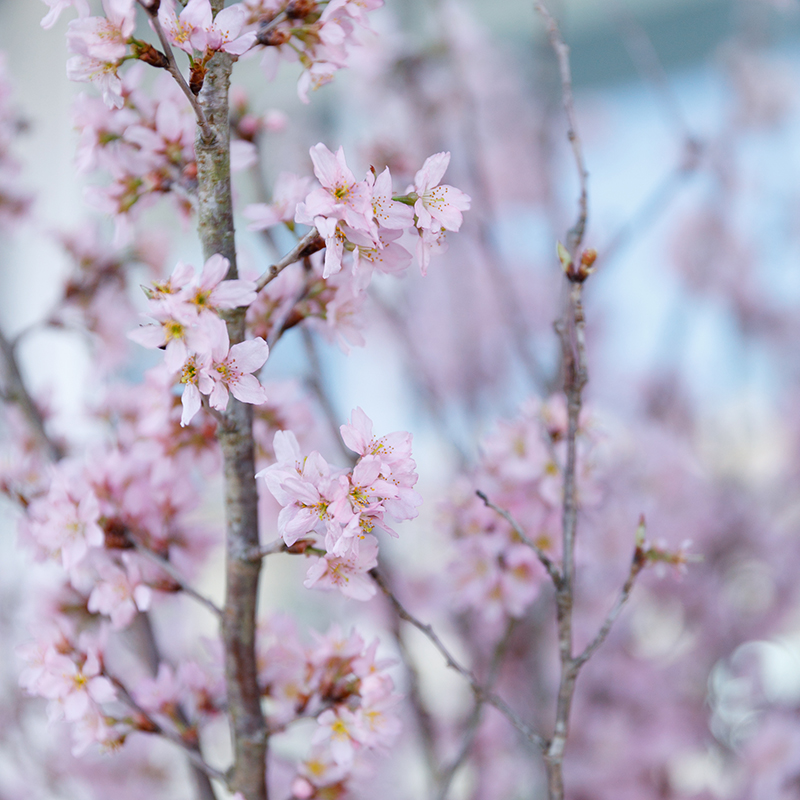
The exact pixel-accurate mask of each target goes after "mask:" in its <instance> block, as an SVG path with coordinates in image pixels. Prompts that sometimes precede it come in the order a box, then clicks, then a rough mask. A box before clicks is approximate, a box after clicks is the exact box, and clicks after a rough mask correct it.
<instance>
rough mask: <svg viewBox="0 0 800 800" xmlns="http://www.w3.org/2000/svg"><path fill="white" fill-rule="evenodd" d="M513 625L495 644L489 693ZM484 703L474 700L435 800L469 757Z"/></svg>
mask: <svg viewBox="0 0 800 800" xmlns="http://www.w3.org/2000/svg"><path fill="white" fill-rule="evenodd" d="M515 624H516V620H514V619H513V618H511V619H509V621H508V624H507V625H506V630H505V633H504V634H503V636H502V638H501V639H500V641H499V642H498V643H497V646H496V647H495V649H494V652H493V653H492V660H491V664H490V666H489V674H488V676H487V678H486V684H485V686H486V689H487V690H488V691H491V689H492V687H493V686H494V684H495V682H496V681H497V675H498V673H499V671H500V666H501V664H502V663H503V658H504V656H505V654H506V650H507V649H508V643H509V640H510V639H511V634H512V633H513V631H514V626H515ZM484 702H485V701H484V699H483V698H480V697H476V698H475V706H474V707H473V709H472V713H471V714H470V716H469V720H468V721H467V725H466V727H465V729H464V737H463V739H462V741H461V747H460V748H459V750H458V753H457V755H456V757H455V758H454V759H453V760H452V761H451V762H450V764H449V765H448V767H447V769H445V770H444V771H443V772H442V774H441V776H440V778H439V790H438V792H437V800H446V798H447V793H448V791H449V790H450V785H451V783H452V782H453V778H454V777H455V774H456V772H457V771H458V768H459V767H460V766H461V765H462V764H463V763H464V761H465V760H466V758H467V756H468V755H469V750H470V748H471V747H472V742H473V741H474V740H475V735H476V734H477V732H478V728H479V727H480V724H481V719H482V717H483V706H484Z"/></svg>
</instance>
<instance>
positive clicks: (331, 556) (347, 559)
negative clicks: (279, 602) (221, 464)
mask: <svg viewBox="0 0 800 800" xmlns="http://www.w3.org/2000/svg"><path fill="white" fill-rule="evenodd" d="M340 431H341V434H342V439H343V440H344V443H345V444H346V445H347V447H348V448H349V449H350V450H352V451H353V452H354V453H357V454H358V456H359V459H358V461H357V462H356V464H355V466H354V467H353V468H352V469H350V470H339V471H335V470H332V469H331V467H330V466H329V465H328V463H327V462H326V461H325V459H324V458H323V457H322V456H321V455H320V454H319V453H318V452H317V451H314V452H312V453H310V454H309V455H308V456H303V455H302V453H301V452H300V447H299V445H298V443H297V440H296V439H295V437H294V434H292V433H291V431H279V432H277V433H276V434H275V443H274V448H275V454H276V458H277V462H276V463H275V464H272V465H271V466H269V467H267V468H265V469H263V470H262V471H261V472H259V474H258V477H262V478H264V480H265V481H266V484H267V488H268V489H269V490H270V492H271V493H272V494H273V496H274V497H275V499H276V500H277V501H278V502H279V503H280V504H281V506H283V508H282V509H281V512H280V514H279V516H278V531H279V533H280V535H281V536H282V537H283V540H284V542H285V543H286V545H288V546H289V547H296V546H297V545H300V551H310V552H312V553H318V555H317V557H316V559H315V561H314V563H313V564H312V566H311V567H310V568H309V570H308V574H307V577H306V581H305V584H304V585H305V586H306V587H308V588H311V587H317V588H320V589H338V590H339V591H340V592H341V593H342V594H343V595H345V596H346V597H352V598H355V599H357V600H368V599H369V598H370V597H372V596H373V595H374V594H375V586H374V584H373V582H372V581H371V579H370V577H369V574H368V573H369V571H370V570H371V569H373V568H374V567H376V566H377V564H378V540H377V538H376V537H375V536H374V535H373V532H374V531H375V530H376V529H377V530H383V531H386V532H387V533H389V534H390V535H392V536H396V535H397V534H396V533H395V532H394V531H393V530H392V528H391V527H389V525H388V524H387V521H386V518H387V517H390V518H391V519H393V520H395V521H397V522H401V521H403V520H408V519H413V518H414V517H416V516H417V507H418V506H419V505H420V503H421V502H422V500H421V498H420V496H419V495H418V494H417V492H416V491H414V489H413V486H414V485H415V484H416V482H417V473H416V464H415V463H414V460H413V459H412V458H411V434H410V433H404V432H397V433H390V434H388V435H387V436H382V437H380V438H376V437H374V436H373V433H372V422H371V421H370V419H369V417H367V415H366V414H365V413H364V412H363V411H362V410H361V409H360V408H357V409H356V410H355V411H353V414H352V417H351V423H350V424H349V425H342V426H341V428H340ZM307 537H310V538H307ZM300 540H302V542H301V541H300Z"/></svg>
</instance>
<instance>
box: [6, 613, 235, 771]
mask: <svg viewBox="0 0 800 800" xmlns="http://www.w3.org/2000/svg"><path fill="white" fill-rule="evenodd" d="M73 617H74V613H73ZM107 639H108V636H107V635H106V631H105V630H104V629H102V628H101V629H100V631H99V632H97V631H94V630H91V629H88V628H85V629H83V630H81V629H80V625H79V624H78V623H76V621H75V620H74V618H70V617H67V616H64V615H60V616H58V617H57V618H56V624H53V623H50V624H49V625H48V626H47V627H46V628H45V629H44V630H43V631H39V632H38V638H37V639H36V641H34V642H30V643H27V644H24V645H21V646H20V647H19V648H18V655H19V656H20V657H21V658H22V659H23V660H24V661H25V663H26V666H25V668H24V669H23V671H22V673H21V675H20V684H21V686H22V687H23V688H24V689H25V690H26V691H27V692H28V693H29V694H32V695H37V696H39V697H44V698H46V699H47V700H49V705H48V715H49V717H50V719H51V720H57V719H64V720H66V721H67V722H69V723H71V729H72V737H73V754H74V755H81V754H82V753H84V752H85V751H86V750H87V749H88V748H89V747H91V746H92V745H97V744H100V745H102V746H103V747H104V748H105V749H112V748H118V747H119V746H120V745H122V743H123V742H124V741H125V739H126V737H127V736H128V735H129V734H131V733H132V732H135V731H140V732H144V733H152V732H153V731H155V730H159V729H160V730H171V731H172V732H173V735H174V736H175V738H176V739H182V740H183V741H185V742H186V743H187V744H189V745H191V743H192V742H196V740H197V735H198V733H197V729H198V726H199V725H200V724H201V723H202V722H203V721H204V720H206V719H208V718H210V717H213V716H216V715H217V714H219V713H220V712H221V710H222V709H224V706H225V687H224V682H223V679H222V661H221V653H216V654H214V653H211V656H212V658H211V659H210V660H209V659H207V658H206V659H204V660H196V659H188V658H187V659H181V661H180V663H179V664H178V666H177V667H176V668H173V667H172V666H171V665H170V664H169V663H168V662H166V661H162V662H161V663H160V664H159V666H158V670H157V673H156V675H155V676H153V677H148V676H142V675H141V674H139V675H135V674H131V675H129V676H127V680H126V681H125V682H124V683H123V681H121V680H120V679H119V678H118V677H117V676H112V675H111V673H110V672H109V671H108V670H107V668H106V666H105V659H104V650H105V647H106V644H107ZM214 656H216V657H214ZM123 687H124V688H123ZM131 701H133V703H132V702H131ZM134 703H135V705H134Z"/></svg>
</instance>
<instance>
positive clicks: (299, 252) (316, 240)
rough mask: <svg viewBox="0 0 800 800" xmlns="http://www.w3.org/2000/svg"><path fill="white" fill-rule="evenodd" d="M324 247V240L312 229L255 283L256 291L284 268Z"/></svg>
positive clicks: (273, 278)
mask: <svg viewBox="0 0 800 800" xmlns="http://www.w3.org/2000/svg"><path fill="white" fill-rule="evenodd" d="M324 247H325V240H324V239H323V238H322V237H321V236H320V235H319V233H318V232H317V229H316V228H312V229H311V230H310V231H309V232H308V233H307V234H306V235H305V236H304V237H303V238H302V239H301V240H300V241H299V242H298V243H297V244H296V245H295V246H294V247H293V248H292V249H291V250H290V251H289V252H288V253H287V254H286V255H285V256H284V257H283V258H282V259H281V260H280V261H278V262H277V263H275V264H273V265H272V266H271V267H270V268H269V269H268V270H267V271H266V272H265V273H264V274H263V275H262V276H261V277H260V278H259V279H258V280H257V281H256V291H257V292H260V291H261V290H262V289H263V288H264V287H265V286H266V285H267V284H268V283H269V282H270V281H273V280H275V278H277V277H278V275H280V273H281V272H283V270H284V269H286V267H288V266H290V265H291V264H294V263H296V262H297V261H302V260H303V259H304V258H307V257H308V256H310V255H312V254H313V253H316V252H317V251H318V250H322V249H323V248H324Z"/></svg>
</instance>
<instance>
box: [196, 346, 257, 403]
mask: <svg viewBox="0 0 800 800" xmlns="http://www.w3.org/2000/svg"><path fill="white" fill-rule="evenodd" d="M224 333H225V335H224V337H222V336H220V338H219V339H217V340H216V341H215V342H212V350H211V354H212V359H213V361H212V364H211V367H210V368H209V370H208V374H209V375H210V377H211V379H212V380H213V382H214V386H213V388H212V389H211V393H210V394H209V398H208V402H209V404H210V405H211V407H212V408H216V409H217V410H218V411H224V410H225V409H226V408H227V407H228V392H230V393H231V394H232V395H233V396H234V397H235V398H236V399H237V400H240V401H241V402H242V403H253V404H255V405H259V404H260V403H263V402H265V401H266V399H267V390H266V389H265V388H264V387H263V386H262V385H261V384H260V383H259V381H258V378H256V376H255V375H253V374H252V373H253V372H255V371H256V370H259V369H261V367H263V366H264V364H265V363H266V360H267V358H268V357H269V345H268V344H267V343H266V342H265V341H264V340H263V339H261V338H257V339H250V340H248V341H246V342H239V344H235V345H233V347H231V348H230V350H229V349H228V334H227V331H225V332H224Z"/></svg>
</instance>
